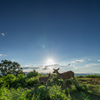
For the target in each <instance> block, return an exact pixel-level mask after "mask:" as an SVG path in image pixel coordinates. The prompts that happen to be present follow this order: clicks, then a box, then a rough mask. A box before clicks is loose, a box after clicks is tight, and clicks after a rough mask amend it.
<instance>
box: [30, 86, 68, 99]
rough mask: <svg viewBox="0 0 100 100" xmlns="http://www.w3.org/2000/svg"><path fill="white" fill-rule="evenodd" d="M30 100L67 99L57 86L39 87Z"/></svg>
mask: <svg viewBox="0 0 100 100" xmlns="http://www.w3.org/2000/svg"><path fill="white" fill-rule="evenodd" d="M32 100H67V97H66V94H65V91H64V90H61V88H60V87H59V86H53V87H45V86H40V87H39V88H38V89H37V90H36V92H35V93H34V94H33V97H32Z"/></svg>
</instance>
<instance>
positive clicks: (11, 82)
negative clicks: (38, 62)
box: [0, 61, 100, 100]
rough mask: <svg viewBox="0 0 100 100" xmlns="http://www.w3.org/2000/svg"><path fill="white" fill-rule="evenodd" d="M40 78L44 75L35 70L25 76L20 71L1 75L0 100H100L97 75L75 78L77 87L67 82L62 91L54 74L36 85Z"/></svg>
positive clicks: (61, 81)
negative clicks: (45, 81)
mask: <svg viewBox="0 0 100 100" xmlns="http://www.w3.org/2000/svg"><path fill="white" fill-rule="evenodd" d="M8 62H9V61H8ZM0 68H1V67H0ZM16 68H17V67H16ZM3 70H4V69H3ZM3 73H4V71H3ZM41 76H44V75H42V74H39V73H38V72H37V71H36V70H33V71H31V72H29V73H28V74H27V75H25V74H24V73H23V72H22V71H21V73H19V72H18V73H17V74H13V73H10V74H9V73H7V74H3V76H1V77H0V100H100V76H98V75H87V76H84V77H83V76H75V78H76V80H77V82H78V83H79V85H76V83H75V82H74V83H72V82H71V80H68V81H67V82H66V86H67V88H65V89H64V90H62V84H63V80H62V79H57V75H56V74H52V75H51V77H50V78H49V80H48V82H47V84H44V83H43V82H41V83H40V84H37V83H38V78H39V77H41ZM45 76H47V75H45Z"/></svg>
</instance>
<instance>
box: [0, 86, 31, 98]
mask: <svg viewBox="0 0 100 100" xmlns="http://www.w3.org/2000/svg"><path fill="white" fill-rule="evenodd" d="M30 94H31V95H30ZM31 97H32V91H31V90H24V89H23V88H18V89H14V88H11V89H10V90H9V89H8V88H7V87H1V88H0V100H31V99H30V98H31Z"/></svg>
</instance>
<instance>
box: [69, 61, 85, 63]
mask: <svg viewBox="0 0 100 100" xmlns="http://www.w3.org/2000/svg"><path fill="white" fill-rule="evenodd" d="M81 62H84V60H75V61H72V62H71V63H81Z"/></svg>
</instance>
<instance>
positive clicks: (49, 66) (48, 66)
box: [23, 64, 60, 70]
mask: <svg viewBox="0 0 100 100" xmlns="http://www.w3.org/2000/svg"><path fill="white" fill-rule="evenodd" d="M55 66H60V65H59V64H52V65H40V66H35V65H24V66H23V69H41V70H47V69H49V68H51V67H52V68H53V67H55Z"/></svg>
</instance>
